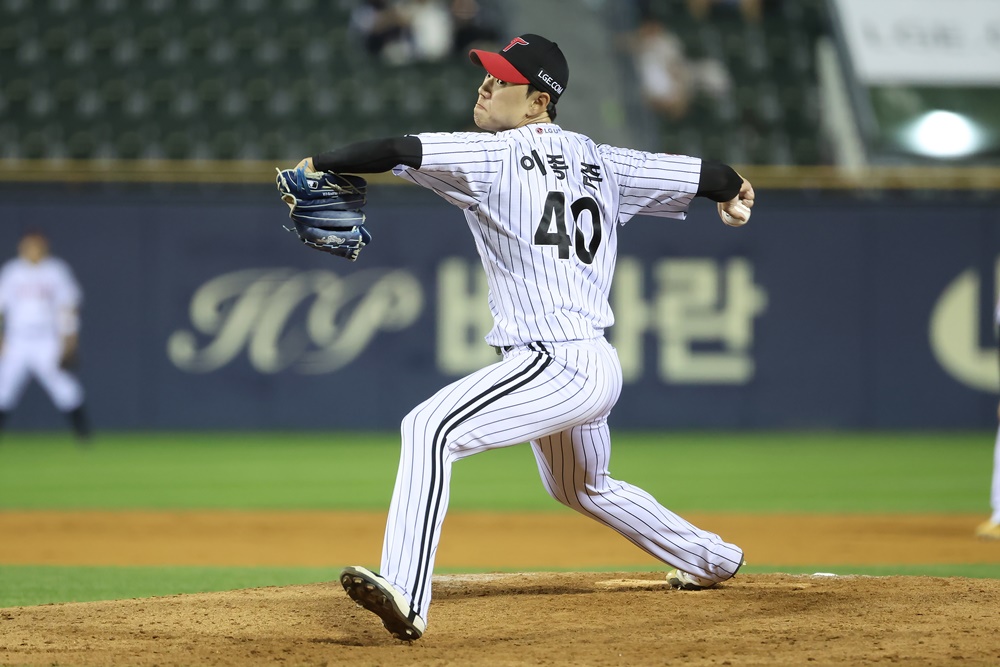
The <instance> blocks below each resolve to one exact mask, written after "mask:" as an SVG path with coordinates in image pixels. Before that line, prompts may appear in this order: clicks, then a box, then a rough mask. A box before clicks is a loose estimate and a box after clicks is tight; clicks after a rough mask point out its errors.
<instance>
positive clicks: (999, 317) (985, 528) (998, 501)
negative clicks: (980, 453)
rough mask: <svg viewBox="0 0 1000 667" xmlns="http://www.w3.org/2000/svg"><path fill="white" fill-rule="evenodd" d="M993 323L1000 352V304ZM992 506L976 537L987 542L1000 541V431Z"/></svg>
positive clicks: (999, 411) (999, 413)
mask: <svg viewBox="0 0 1000 667" xmlns="http://www.w3.org/2000/svg"><path fill="white" fill-rule="evenodd" d="M993 321H994V324H996V326H997V350H998V352H1000V302H998V303H997V308H996V311H994V313H993ZM997 419H998V420H1000V405H997ZM990 506H991V507H992V508H993V515H992V516H991V517H990V520H989V521H984V522H983V523H981V524H979V527H978V528H976V536H977V537H981V538H983V539H987V540H1000V429H998V430H997V441H996V444H995V445H994V446H993V487H992V490H991V492H990Z"/></svg>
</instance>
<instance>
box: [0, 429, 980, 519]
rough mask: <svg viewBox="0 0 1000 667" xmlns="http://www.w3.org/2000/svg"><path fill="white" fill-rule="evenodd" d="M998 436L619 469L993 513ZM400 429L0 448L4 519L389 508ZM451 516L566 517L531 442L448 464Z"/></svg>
mask: <svg viewBox="0 0 1000 667" xmlns="http://www.w3.org/2000/svg"><path fill="white" fill-rule="evenodd" d="M993 440H994V437H993V434H992V433H986V432H956V433H850V434H848V433H806V434H803V433H749V434H746V433H666V434H656V435H651V434H642V433H618V434H616V436H615V442H614V445H613V455H612V459H611V472H612V474H613V475H614V476H615V477H618V478H620V479H624V480H627V481H629V482H632V483H634V484H636V485H638V486H640V487H642V488H644V489H646V490H647V491H649V492H650V493H652V494H653V495H654V496H656V497H657V498H659V499H660V500H661V501H662V502H663V503H664V504H665V505H667V506H668V507H670V508H671V509H675V510H678V511H691V510H701V511H737V512H740V511H744V512H850V513H855V512H856V513H866V512H867V513H874V512H985V511H987V510H988V505H989V485H990V471H991V466H992V461H993V453H992V452H993ZM397 459H398V440H397V436H396V435H395V434H372V433H363V434H360V433H359V434H350V433H287V434H282V433H231V432H225V433H217V434H212V433H174V434H170V433H156V434H135V433H108V434H102V435H101V436H100V437H99V438H98V439H97V440H96V441H95V442H94V443H93V445H91V446H90V447H88V448H86V449H82V448H80V447H78V446H76V445H75V444H74V443H73V442H72V440H70V439H69V438H68V437H66V436H64V435H61V434H59V435H52V434H14V435H8V436H5V437H4V439H3V440H2V441H0V510H2V509H125V508H128V509H222V508H225V509H244V508H245V509H372V510H384V509H385V508H386V507H387V506H388V503H389V497H390V495H391V493H392V486H393V480H394V478H395V474H396V466H397ZM451 507H452V508H453V509H458V510H461V509H497V510H522V511H523V510H557V509H559V508H558V506H557V505H556V504H555V503H554V502H553V501H552V500H551V499H550V498H549V497H548V496H547V495H546V494H545V492H544V491H543V490H542V487H541V484H540V482H539V479H538V473H537V471H536V470H535V463H534V458H533V457H532V455H531V451H530V449H529V448H528V447H527V446H517V447H511V448H508V449H504V450H498V451H492V452H486V453H484V454H480V455H478V456H474V457H471V458H469V459H465V460H463V461H460V462H459V463H457V464H456V465H455V468H454V475H453V481H452V497H451Z"/></svg>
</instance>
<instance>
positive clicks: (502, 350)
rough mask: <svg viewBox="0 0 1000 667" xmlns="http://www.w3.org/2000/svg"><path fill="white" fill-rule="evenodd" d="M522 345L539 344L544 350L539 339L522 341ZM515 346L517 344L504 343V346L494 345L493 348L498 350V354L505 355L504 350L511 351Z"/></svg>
mask: <svg viewBox="0 0 1000 667" xmlns="http://www.w3.org/2000/svg"><path fill="white" fill-rule="evenodd" d="M522 345H537V346H538V347H539V348H540V349H542V350H543V351H544V348H542V347H541V345H542V344H541V343H539V342H537V341H529V342H527V343H522ZM515 347H517V345H504V346H502V347H501V346H497V345H494V346H493V349H494V350H496V351H497V354H499V355H503V353H504V352H510V351H511V350H513V349H514V348H515ZM535 352H538V350H535ZM546 354H548V352H546Z"/></svg>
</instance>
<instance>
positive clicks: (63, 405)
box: [0, 232, 88, 438]
mask: <svg viewBox="0 0 1000 667" xmlns="http://www.w3.org/2000/svg"><path fill="white" fill-rule="evenodd" d="M80 301H81V292H80V286H79V284H78V283H77V281H76V279H75V278H74V276H73V272H72V271H71V270H70V268H69V266H68V265H67V264H66V262H64V261H63V260H61V259H59V258H56V257H52V256H50V255H49V254H48V242H47V240H46V239H45V237H44V236H43V235H42V234H40V233H38V232H29V233H27V234H25V235H24V236H23V237H22V239H21V241H20V243H19V244H18V257H16V258H15V259H12V260H10V261H8V262H6V263H5V264H4V265H3V268H2V269H0V315H2V318H3V345H2V348H0V425H2V423H3V420H4V419H5V418H6V415H7V413H8V412H9V411H10V410H12V409H13V408H14V407H16V405H17V403H18V401H19V400H20V398H21V395H22V393H23V391H24V389H25V387H26V385H27V383H28V380H29V379H31V378H32V377H34V378H35V379H37V380H38V382H39V383H40V384H41V385H42V387H43V388H44V389H45V391H46V392H47V393H48V395H49V396H50V397H51V399H52V402H53V403H54V404H55V405H56V407H57V408H58V409H59V410H60V411H61V412H63V413H64V414H66V415H67V417H69V419H70V423H71V424H72V426H73V428H74V431H75V432H76V434H77V435H78V436H79V437H82V438H85V437H87V435H88V432H87V426H86V420H85V418H84V415H83V398H84V396H83V388H82V387H81V385H80V382H79V380H77V378H76V377H75V376H74V375H73V374H72V373H71V372H69V371H68V370H66V369H65V368H64V367H63V365H64V362H66V361H67V359H68V358H69V357H71V356H74V355H75V352H76V344H77V333H78V330H79V315H78V311H79V307H80Z"/></svg>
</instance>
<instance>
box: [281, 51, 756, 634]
mask: <svg viewBox="0 0 1000 667" xmlns="http://www.w3.org/2000/svg"><path fill="white" fill-rule="evenodd" d="M470 58H471V60H472V62H473V63H474V64H475V65H476V66H478V67H481V68H483V69H484V70H485V76H484V79H483V82H482V84H481V85H480V86H479V90H478V98H477V100H476V103H475V107H474V109H473V117H474V119H475V123H476V125H477V126H478V127H479V128H481V129H482V130H485V132H458V133H425V134H412V135H407V136H404V137H398V138H389V139H383V140H374V141H365V142H360V143H355V144H351V145H348V146H345V147H343V148H340V149H338V150H334V151H332V152H327V153H323V154H320V155H315V156H313V157H311V158H306V159H305V160H303V161H302V162H301V163H300V164H299V166H298V168H297V169H296V170H287V173H285V176H284V177H282V176H281V175H279V189H281V190H282V193H283V198H286V201H289V199H288V197H289V192H292V191H295V187H294V182H298V183H299V184H300V186H302V183H303V182H304V181H303V180H302V179H303V178H306V177H308V178H309V179H312V180H311V181H309V182H310V183H313V186H312V187H313V189H315V188H316V187H317V186H321V183H320V181H321V180H322V179H323V178H324V176H323V174H329V173H335V174H340V173H350V174H359V173H374V172H381V171H387V170H392V172H393V173H394V174H396V175H397V176H399V177H401V178H404V179H407V180H409V181H412V182H413V183H416V184H417V185H420V186H423V187H425V188H429V189H431V190H433V191H434V192H436V193H438V194H439V195H440V196H441V197H443V198H445V199H446V200H447V201H449V202H451V203H452V204H454V205H455V206H457V207H458V208H460V209H461V210H462V212H463V214H464V216H465V221H466V224H467V225H468V228H469V231H470V232H471V234H472V238H473V240H474V242H475V244H476V248H477V250H478V251H479V255H480V258H481V259H482V263H483V268H484V269H485V271H486V276H487V279H488V284H489V307H490V310H491V311H492V314H493V318H494V326H493V329H492V330H491V331H490V332H489V334H488V335H487V336H486V342H487V343H489V344H490V345H492V346H494V347H495V348H496V349H497V350H498V352H499V353H500V354H501V355H502V359H501V360H500V361H498V362H497V363H496V364H493V365H491V366H489V367H487V368H484V369H482V370H480V371H477V372H475V373H472V374H471V375H469V376H467V377H464V378H462V379H461V380H458V381H457V382H454V383H452V384H450V385H448V386H446V387H444V388H443V389H441V390H440V391H438V392H437V393H436V394H434V395H433V396H431V397H430V398H428V399H427V400H425V401H424V402H423V403H421V404H420V405H418V406H417V407H416V408H414V409H413V410H412V411H411V412H410V413H409V414H408V415H406V417H405V418H404V419H403V423H402V451H401V456H400V463H399V470H398V475H397V478H396V484H395V489H394V492H393V497H392V502H391V505H390V508H389V518H388V523H387V526H386V531H385V541H384V543H383V548H382V562H381V568H380V571H379V573H378V574H376V573H375V572H372V571H370V570H367V569H365V568H363V567H348V568H346V569H345V570H344V571H343V573H342V574H341V583H342V584H343V586H344V588H345V589H346V591H347V593H348V595H350V597H351V598H353V599H354V600H355V601H356V602H357V603H358V604H360V605H361V606H363V607H365V608H366V609H368V610H370V611H372V612H374V613H375V614H377V615H378V616H379V617H380V618H381V620H382V623H383V625H384V626H385V627H386V629H387V630H388V631H389V632H390V633H391V634H392V635H393V636H395V637H397V638H399V639H401V640H405V641H412V640H415V639H418V638H419V637H420V636H421V635H422V634H423V633H424V631H425V630H426V627H427V619H428V611H429V609H430V604H431V574H432V572H433V569H434V557H435V553H436V551H437V548H438V540H439V538H440V535H441V526H442V523H443V521H444V518H445V514H446V512H447V511H448V495H449V485H450V478H451V472H452V465H453V464H454V462H455V461H457V460H459V459H462V458H464V457H467V456H471V455H473V454H476V453H478V452H483V451H486V450H489V449H494V448H498V447H508V446H511V445H516V444H519V443H524V442H530V443H531V448H532V451H533V452H534V455H535V459H536V462H537V465H538V472H539V475H540V477H541V481H542V484H543V485H544V486H545V488H546V490H547V491H548V492H549V494H551V496H552V497H553V498H555V499H556V500H557V501H559V502H560V503H563V504H565V505H567V506H569V507H571V508H573V509H575V510H576V511H578V512H580V513H582V514H584V515H586V516H588V517H591V518H593V519H594V520H596V521H599V522H600V523H602V524H604V525H606V526H608V527H609V528H611V529H613V530H615V531H617V532H618V533H619V534H620V535H622V536H623V537H624V538H625V539H627V540H629V541H630V542H632V543H633V544H635V545H636V546H637V547H639V548H640V549H642V550H644V551H646V552H647V553H649V554H651V555H653V556H654V557H656V558H658V559H659V560H661V561H662V562H664V563H666V564H668V565H669V566H670V567H671V568H673V569H672V570H671V571H670V572H669V573H668V574H667V579H668V581H669V582H670V584H672V585H673V586H674V587H676V588H682V589H687V590H696V589H703V588H711V587H713V586H715V585H716V584H718V583H719V582H723V581H726V580H728V579H730V578H732V577H733V576H734V575H735V574H736V572H737V571H738V570H739V568H740V566H741V565H742V564H743V562H744V561H743V551H742V550H741V549H740V548H739V547H738V546H736V545H733V544H729V543H727V542H725V541H723V540H722V539H721V538H720V537H719V536H718V535H715V534H713V533H710V532H708V531H705V530H701V529H699V528H697V527H696V526H694V525H692V524H691V523H689V522H688V521H685V520H684V519H682V518H681V517H680V516H678V515H677V514H675V513H673V512H671V511H670V510H668V509H667V508H665V507H663V506H662V505H661V504H660V503H659V502H657V501H656V499H654V498H653V497H652V496H650V495H649V494H648V493H646V492H645V491H643V490H642V489H639V488H636V487H635V486H633V485H631V484H628V483H626V482H623V481H620V480H617V479H614V478H613V477H611V475H610V474H609V472H608V465H609V460H610V456H611V435H610V433H609V431H608V415H609V414H610V413H611V409H612V408H613V407H614V405H615V402H616V401H617V400H618V397H619V394H620V392H621V388H622V371H621V366H620V363H619V360H618V357H617V354H616V352H615V349H614V348H613V347H612V346H611V345H610V344H609V343H608V341H607V340H606V339H605V337H604V330H605V329H606V328H607V327H609V326H611V324H612V323H613V321H614V317H613V315H612V312H611V308H610V307H609V304H608V295H609V292H610V287H611V280H612V276H613V275H614V269H615V261H616V254H617V246H618V236H617V234H618V229H619V227H621V226H622V225H624V224H625V223H627V222H628V221H629V220H630V219H631V218H632V217H633V216H634V215H637V214H644V215H652V216H659V217H661V218H667V219H678V220H680V219H684V218H685V216H686V212H687V210H688V207H689V205H690V203H691V200H692V198H693V197H697V196H700V197H707V198H709V199H711V200H714V201H716V202H718V211H719V215H720V217H721V218H722V220H723V221H724V222H725V223H726V224H728V225H731V226H734V227H738V226H740V225H743V224H744V223H746V222H747V220H748V219H749V218H750V208H751V207H752V206H753V203H754V191H753V188H752V187H751V185H750V183H749V182H748V181H746V180H745V179H743V178H742V177H741V176H740V175H739V174H737V173H736V172H735V171H734V170H733V169H732V168H730V167H728V166H726V165H724V164H721V163H718V162H712V161H709V160H702V159H699V158H696V157H687V156H683V155H667V154H662V153H649V152H644V151H639V150H632V149H628V148H617V147H614V146H607V145H600V144H597V143H595V142H594V141H592V140H591V139H590V138H588V137H586V136H583V135H581V134H577V133H574V132H570V131H568V130H565V129H563V128H561V127H560V126H559V125H556V124H555V123H554V121H555V118H556V104H557V102H558V101H559V99H560V97H561V96H562V94H563V92H564V91H565V90H566V86H567V84H568V81H569V66H568V64H567V62H566V59H565V57H564V56H563V53H562V51H561V50H560V49H559V47H558V46H557V45H556V44H555V43H553V42H551V41H549V40H548V39H546V38H544V37H541V36H539V35H534V34H525V35H521V36H519V37H516V38H514V39H513V40H511V41H510V43H509V44H508V45H506V46H505V47H504V48H503V49H502V50H501V51H499V52H497V53H493V52H488V51H482V50H473V51H471V52H470ZM283 179H284V186H282V180H283ZM308 191H309V190H308V188H303V187H300V188H299V196H298V197H297V196H295V195H294V194H293V195H292V196H291V200H290V205H293V204H294V205H298V202H305V203H306V204H308V203H309V201H310V200H309V199H308V197H305V198H304V195H306V194H308ZM342 208H343V206H342ZM295 214H296V210H295V208H294V206H293V219H295V218H294V216H295ZM356 219H358V220H361V218H356ZM303 224H304V223H303V221H302V216H300V219H299V220H296V225H297V231H298V232H299V234H300V236H302V238H303V240H304V241H306V242H307V243H309V244H310V245H312V246H313V247H319V248H320V249H324V250H327V251H332V250H336V249H338V245H337V244H338V241H339V240H340V239H346V235H344V234H340V235H338V234H336V233H333V232H325V231H323V230H324V227H323V226H322V225H320V226H319V227H318V228H310V227H309V225H307V224H306V225H305V229H303ZM358 225H360V222H359V223H358ZM358 225H355V226H350V225H348V226H347V227H346V229H348V230H349V231H352V232H353V234H354V236H353V241H352V242H351V243H353V246H351V247H350V248H349V252H348V253H347V254H346V256H348V257H350V258H351V259H354V258H356V257H357V252H356V250H358V249H359V248H358V243H359V240H360V242H363V243H367V242H368V241H370V239H371V236H370V235H367V234H362V233H361V229H360V227H359V226H358ZM344 228H345V227H341V229H344ZM331 236H332V237H334V238H333V240H331V241H329V242H328V243H327V242H326V241H324V242H323V243H320V244H317V241H316V239H317V238H320V239H327V238H328V237H331ZM363 243H362V245H363ZM324 244H326V246H325V247H324ZM339 254H345V251H342V252H340V253H339ZM664 474H670V471H664Z"/></svg>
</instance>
